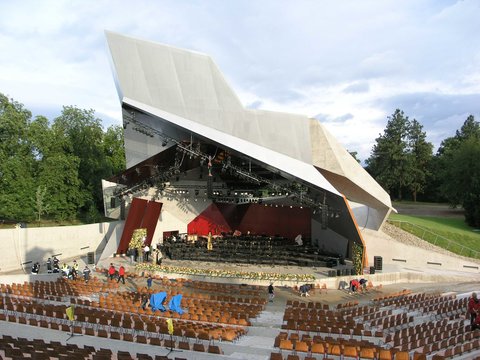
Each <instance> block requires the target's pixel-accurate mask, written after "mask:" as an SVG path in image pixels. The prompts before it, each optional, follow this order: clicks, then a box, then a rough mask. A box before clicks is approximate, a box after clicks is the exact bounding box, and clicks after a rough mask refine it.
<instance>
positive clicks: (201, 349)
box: [193, 343, 205, 352]
mask: <svg viewBox="0 0 480 360" xmlns="http://www.w3.org/2000/svg"><path fill="white" fill-rule="evenodd" d="M193 351H199V352H205V346H204V345H203V344H201V343H195V344H193Z"/></svg>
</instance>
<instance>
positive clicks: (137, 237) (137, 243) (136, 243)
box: [128, 228, 147, 254]
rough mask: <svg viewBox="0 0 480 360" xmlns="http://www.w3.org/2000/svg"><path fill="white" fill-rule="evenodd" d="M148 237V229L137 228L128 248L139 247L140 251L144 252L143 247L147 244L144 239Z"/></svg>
mask: <svg viewBox="0 0 480 360" xmlns="http://www.w3.org/2000/svg"><path fill="white" fill-rule="evenodd" d="M146 237H147V229H145V228H142V229H135V230H134V231H133V235H132V239H131V240H130V243H129V244H128V249H129V250H130V249H137V250H138V251H139V253H140V254H141V253H142V249H143V247H144V246H145V245H144V244H143V241H144V239H145V238H146Z"/></svg>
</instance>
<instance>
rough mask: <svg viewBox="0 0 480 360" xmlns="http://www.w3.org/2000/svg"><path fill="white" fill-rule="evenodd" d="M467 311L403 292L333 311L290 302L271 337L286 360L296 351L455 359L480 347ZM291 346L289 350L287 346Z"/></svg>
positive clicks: (456, 303)
mask: <svg viewBox="0 0 480 360" xmlns="http://www.w3.org/2000/svg"><path fill="white" fill-rule="evenodd" d="M465 308H466V299H456V297H455V296H453V295H447V296H442V295H440V294H412V293H411V292H410V291H407V290H404V291H400V292H397V293H392V294H388V295H382V296H381V297H377V298H375V299H374V300H373V301H372V304H370V305H360V304H359V303H358V302H357V301H350V302H347V303H344V304H339V305H337V306H335V309H330V308H329V307H328V306H326V305H325V304H321V303H315V302H308V303H307V302H300V301H296V300H295V301H288V302H287V306H286V308H285V312H284V317H283V321H284V322H283V326H282V328H283V330H284V331H282V332H281V333H280V334H279V335H278V336H277V337H276V338H275V341H274V347H275V348H278V349H281V350H282V355H283V357H284V359H285V357H286V356H288V354H296V353H298V354H302V355H301V356H303V354H305V356H308V355H310V354H311V355H313V356H315V355H318V356H320V357H325V356H327V357H328V356H333V357H340V358H342V359H343V358H345V359H348V358H355V359H383V360H386V359H390V360H397V359H398V360H403V359H407V360H410V359H419V360H421V359H425V358H426V357H427V356H429V357H435V358H452V357H457V356H460V355H466V354H470V353H471V352H473V351H476V350H477V349H480V340H479V339H478V335H480V330H476V331H473V332H472V331H470V326H469V325H467V324H466V320H465V319H464V317H463V314H464V313H465ZM419 319H420V320H419ZM300 338H301V339H302V341H300V340H299V339H300ZM304 339H306V340H307V341H305V345H304V344H302V342H303V341H304ZM289 343H292V344H293V346H292V348H290V347H289V346H286V345H285V344H289ZM296 344H301V345H300V346H299V347H297V346H296ZM285 352H287V353H285ZM272 354H275V353H272ZM272 356H276V355H272Z"/></svg>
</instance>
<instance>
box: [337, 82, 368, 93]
mask: <svg viewBox="0 0 480 360" xmlns="http://www.w3.org/2000/svg"><path fill="white" fill-rule="evenodd" d="M368 90H370V85H368V83H367V82H360V83H355V84H352V85H348V86H347V87H346V88H345V89H344V90H343V92H345V93H362V92H368Z"/></svg>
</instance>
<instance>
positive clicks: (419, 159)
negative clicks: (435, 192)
mask: <svg viewBox="0 0 480 360" xmlns="http://www.w3.org/2000/svg"><path fill="white" fill-rule="evenodd" d="M422 129H423V126H422V125H421V124H420V123H419V122H418V121H417V120H415V119H413V121H411V122H410V126H409V128H408V141H409V144H408V146H409V152H408V153H409V156H410V160H409V164H410V166H409V170H410V172H411V173H410V176H409V177H410V181H409V184H408V187H409V188H410V191H411V192H412V197H413V201H415V202H416V201H417V194H418V193H419V192H423V190H424V188H425V185H426V182H427V177H428V176H429V163H430V161H431V160H432V154H433V153H432V151H433V144H432V143H429V142H427V140H426V138H427V135H426V133H425V132H424V131H422Z"/></svg>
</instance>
